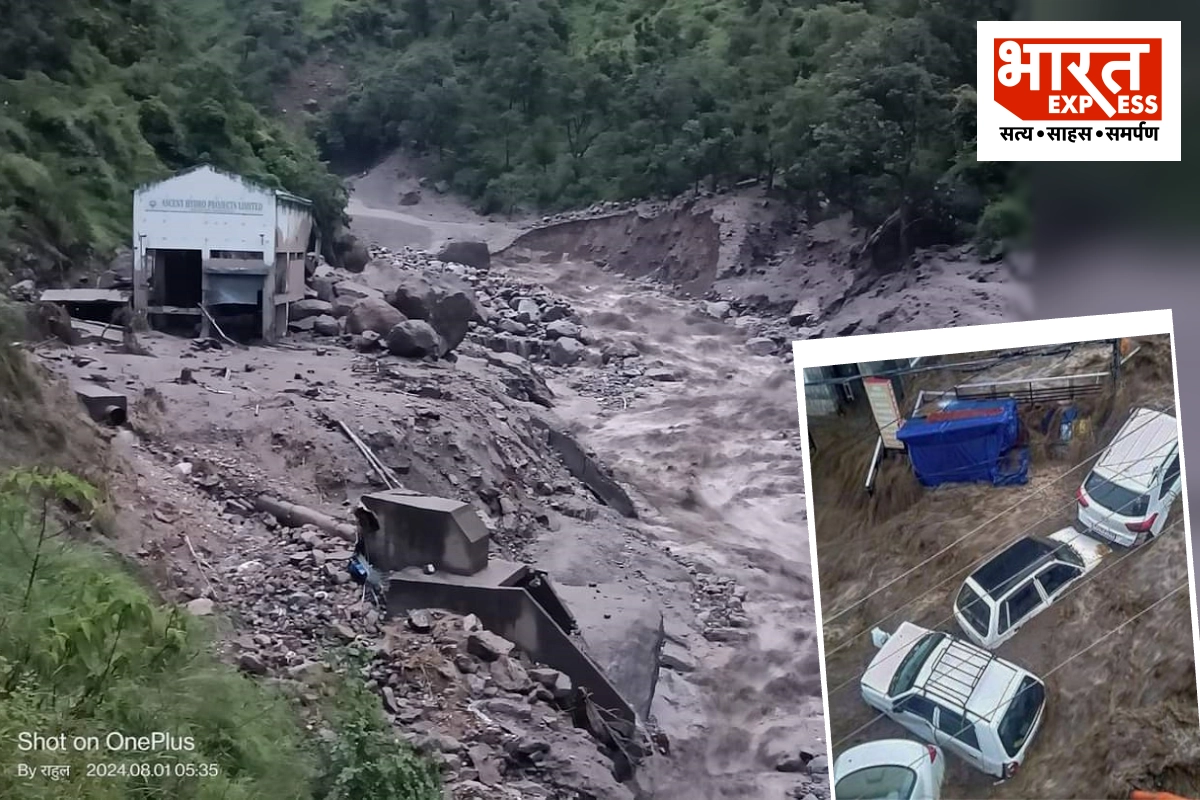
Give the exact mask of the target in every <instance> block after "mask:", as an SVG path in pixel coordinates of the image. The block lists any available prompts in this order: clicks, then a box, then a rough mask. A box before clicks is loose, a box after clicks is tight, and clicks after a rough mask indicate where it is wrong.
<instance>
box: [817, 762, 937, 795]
mask: <svg viewBox="0 0 1200 800" xmlns="http://www.w3.org/2000/svg"><path fill="white" fill-rule="evenodd" d="M916 785H917V773H915V772H913V771H912V770H911V769H909V768H908V767H901V766H885V767H866V768H864V769H860V770H858V771H857V772H851V773H850V774H849V775H847V776H846V777H844V778H842V779H841V780H839V781H838V782H837V785H836V786H835V787H834V794H835V795H836V796H837V799H838V800H909V798H910V797H912V794H913V788H914V787H916Z"/></svg>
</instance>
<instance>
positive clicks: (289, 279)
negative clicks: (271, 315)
mask: <svg viewBox="0 0 1200 800" xmlns="http://www.w3.org/2000/svg"><path fill="white" fill-rule="evenodd" d="M312 228H313V219H312V209H311V207H310V206H308V205H305V204H302V203H297V202H295V201H293V200H289V199H287V198H278V199H277V200H276V213H275V254H276V261H275V263H276V270H277V272H278V271H280V270H282V273H283V274H281V275H279V284H278V285H279V292H280V295H279V297H278V298H277V299H278V300H279V301H280V302H288V303H292V302H295V301H297V300H303V299H304V255H305V253H307V252H308V240H309V237H310V236H311V235H312Z"/></svg>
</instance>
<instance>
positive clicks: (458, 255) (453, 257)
mask: <svg viewBox="0 0 1200 800" xmlns="http://www.w3.org/2000/svg"><path fill="white" fill-rule="evenodd" d="M437 257H438V260H439V261H449V262H450V263H452V264H465V265H466V266H468V267H474V268H475V269H488V268H489V267H491V265H492V254H491V253H490V252H489V251H488V246H487V245H486V244H485V243H483V242H469V241H462V242H450V243H449V244H447V245H446V246H445V247H443V248H442V249H441V251H440V252H439V253H438V254H437Z"/></svg>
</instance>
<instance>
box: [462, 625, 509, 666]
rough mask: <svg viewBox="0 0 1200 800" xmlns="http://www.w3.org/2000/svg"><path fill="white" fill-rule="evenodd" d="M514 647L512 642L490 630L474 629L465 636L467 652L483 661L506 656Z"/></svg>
mask: <svg viewBox="0 0 1200 800" xmlns="http://www.w3.org/2000/svg"><path fill="white" fill-rule="evenodd" d="M514 647H516V645H514V644H513V643H512V642H510V641H508V640H507V639H505V638H504V637H502V636H497V635H496V634H494V633H492V632H491V631H475V632H473V633H472V634H471V635H470V636H468V637H467V652H468V653H470V654H471V655H473V656H475V657H476V658H480V659H483V660H484V661H496V660H497V659H499V658H501V657H505V656H508V655H509V654H510V653H512V651H513V648H514Z"/></svg>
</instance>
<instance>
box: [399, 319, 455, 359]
mask: <svg viewBox="0 0 1200 800" xmlns="http://www.w3.org/2000/svg"><path fill="white" fill-rule="evenodd" d="M387 349H388V352H389V353H391V354H392V355H394V356H404V357H405V358H424V357H425V356H440V355H441V354H442V353H443V352H444V349H443V345H442V340H441V337H439V336H438V334H437V331H435V330H434V329H433V326H432V325H430V324H429V323H428V322H426V321H425V320H423V319H406V320H404V322H401V323H400V324H399V325H396V326H395V327H393V328H392V329H391V330H390V331H388V335H387Z"/></svg>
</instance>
